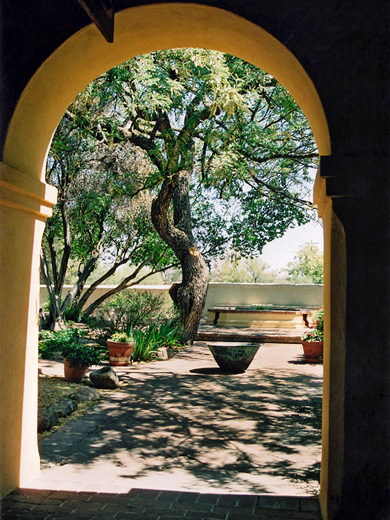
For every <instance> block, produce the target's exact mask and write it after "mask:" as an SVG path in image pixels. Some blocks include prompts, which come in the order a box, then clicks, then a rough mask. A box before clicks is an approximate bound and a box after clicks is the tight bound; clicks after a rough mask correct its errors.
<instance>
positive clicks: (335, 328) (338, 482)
mask: <svg viewBox="0 0 390 520" xmlns="http://www.w3.org/2000/svg"><path fill="white" fill-rule="evenodd" d="M314 202H315V203H316V204H317V205H318V214H319V216H320V217H321V218H322V220H323V226H324V311H325V312H324V376H323V405H322V460H321V490H320V504H321V511H322V515H323V518H324V519H325V520H327V519H332V518H335V516H336V514H337V510H338V506H339V503H340V498H341V491H342V480H343V444H344V434H343V431H344V422H343V421H344V363H345V297H346V253H345V235H344V230H343V227H342V224H341V222H340V221H339V219H338V217H337V215H335V213H334V212H333V207H332V201H331V199H330V198H329V197H327V195H326V184H325V180H324V179H321V178H320V175H319V173H318V174H317V178H316V182H315V186H314Z"/></svg>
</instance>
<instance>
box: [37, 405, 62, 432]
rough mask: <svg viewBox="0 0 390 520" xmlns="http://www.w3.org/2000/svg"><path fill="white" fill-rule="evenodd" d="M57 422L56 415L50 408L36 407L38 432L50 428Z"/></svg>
mask: <svg viewBox="0 0 390 520" xmlns="http://www.w3.org/2000/svg"><path fill="white" fill-rule="evenodd" d="M57 423H58V415H57V414H56V412H55V411H54V410H53V409H52V408H39V409H38V433H42V432H45V431H46V430H50V428H53V426H55V425H56V424H57Z"/></svg>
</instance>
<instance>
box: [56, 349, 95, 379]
mask: <svg viewBox="0 0 390 520" xmlns="http://www.w3.org/2000/svg"><path fill="white" fill-rule="evenodd" d="M61 354H62V356H63V358H64V373H65V379H67V380H68V381H71V382H72V383H80V381H81V380H82V379H83V377H84V376H85V374H86V373H87V370H88V367H90V366H91V365H97V364H99V363H100V356H99V353H98V352H97V351H96V349H95V348H94V347H91V346H90V345H83V344H82V343H78V342H70V343H66V344H65V345H63V347H62V351H61Z"/></svg>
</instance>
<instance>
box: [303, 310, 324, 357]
mask: <svg viewBox="0 0 390 520" xmlns="http://www.w3.org/2000/svg"><path fill="white" fill-rule="evenodd" d="M301 342H302V347H303V355H304V356H305V360H306V361H307V362H309V363H321V362H322V355H323V345H324V309H323V307H321V308H320V309H318V310H317V311H316V312H315V313H314V316H313V325H312V326H311V327H310V328H309V330H308V331H306V332H305V334H303V336H302V337H301Z"/></svg>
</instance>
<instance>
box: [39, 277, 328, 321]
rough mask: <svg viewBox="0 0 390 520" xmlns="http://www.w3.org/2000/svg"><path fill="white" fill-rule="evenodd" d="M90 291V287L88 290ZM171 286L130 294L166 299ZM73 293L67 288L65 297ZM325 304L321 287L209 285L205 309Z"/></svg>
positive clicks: (44, 296) (106, 287)
mask: <svg viewBox="0 0 390 520" xmlns="http://www.w3.org/2000/svg"><path fill="white" fill-rule="evenodd" d="M87 287H88V286H87ZM113 287H114V286H111V285H101V286H99V287H98V288H97V289H96V291H95V292H94V294H93V295H92V297H91V298H90V299H89V300H88V303H91V302H92V301H94V300H96V299H97V298H99V297H100V296H101V295H102V294H104V293H105V292H106V291H109V290H110V289H112V288H113ZM169 287H170V285H135V286H133V287H132V288H131V289H127V290H128V291H150V292H152V293H153V294H160V295H167V294H168V290H169ZM70 289H71V286H70V285H65V286H64V291H63V292H64V295H65V294H66V293H67V292H68V291H69V290H70ZM47 299H48V294H47V290H46V287H45V286H44V285H41V287H40V305H43V304H44V303H46V302H47ZM322 302H323V287H322V285H294V284H263V283H215V282H214V283H210V285H209V290H208V294H207V299H206V305H205V309H204V316H206V315H207V309H209V308H211V307H222V306H242V305H276V306H283V307H292V308H295V307H298V308H307V309H310V308H313V309H314V308H317V307H321V306H322Z"/></svg>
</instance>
